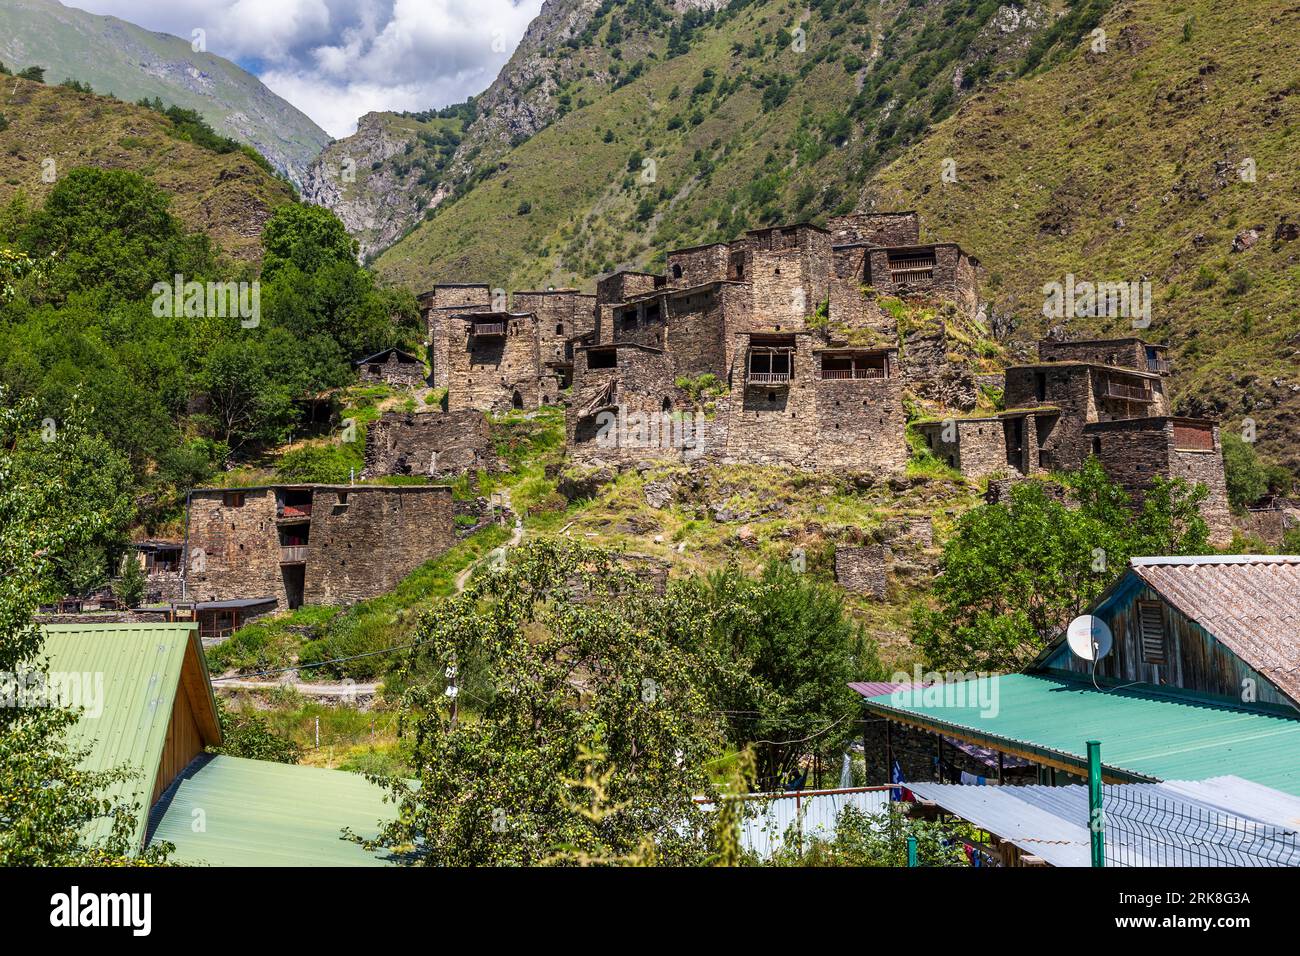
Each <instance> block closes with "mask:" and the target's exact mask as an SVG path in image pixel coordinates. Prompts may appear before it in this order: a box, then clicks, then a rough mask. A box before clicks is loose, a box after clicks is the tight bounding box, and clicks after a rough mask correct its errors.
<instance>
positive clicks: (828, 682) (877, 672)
mask: <svg viewBox="0 0 1300 956" xmlns="http://www.w3.org/2000/svg"><path fill="white" fill-rule="evenodd" d="M704 599H705V600H706V601H708V602H709V603H711V604H712V605H713V606H714V607H715V608H717V611H716V612H715V618H714V633H713V639H714V640H715V641H716V642H717V645H718V650H719V652H720V653H721V654H722V655H723V656H724V658H725V659H726V660H728V661H730V662H731V664H732V665H733V671H734V672H736V673H740V674H743V675H745V676H744V679H741V680H737V681H735V682H734V683H730V684H723V685H720V686H718V687H717V695H716V697H715V700H716V702H717V704H718V709H719V710H720V711H722V712H724V713H726V714H727V715H728V717H727V723H728V736H729V738H730V740H731V742H732V743H733V744H735V745H736V746H741V747H743V746H752V748H753V751H754V755H755V758H756V773H757V782H758V786H759V787H760V788H761V789H766V790H773V789H778V788H779V787H780V786H781V785H782V783H783V782H784V781H785V780H786V779H787V778H789V777H790V776H791V775H792V773H793V772H794V771H795V770H796V768H798V767H799V766H800V765H801V763H802V762H803V760H804V758H806V757H808V756H810V755H812V754H814V753H817V754H822V755H825V756H830V755H836V754H839V753H841V752H842V751H843V749H844V746H845V745H846V744H847V742H848V740H849V739H850V738H851V737H852V736H853V735H854V734H855V733H856V731H857V726H856V724H855V721H854V718H855V717H856V716H857V715H858V714H859V712H860V707H859V698H858V696H857V694H855V693H854V692H853V690H852V689H850V688H849V686H848V685H849V682H850V681H854V680H871V679H880V678H883V677H884V676H885V672H884V668H883V667H882V665H881V664H880V660H879V658H878V656H877V654H876V647H875V645H874V644H873V643H871V642H870V641H869V640H868V639H867V637H866V635H865V633H864V631H863V629H862V627H861V625H859V624H857V623H855V622H854V621H853V620H852V619H851V618H850V617H849V616H848V615H847V614H846V613H845V610H844V603H843V599H842V597H841V596H840V595H839V594H838V593H837V592H836V591H835V590H834V589H833V588H831V587H829V586H827V585H824V584H821V583H819V582H817V581H815V580H813V579H812V578H810V577H809V576H808V575H806V574H802V573H798V572H797V571H796V570H794V569H793V568H792V567H791V566H790V565H789V564H786V563H785V562H781V561H773V562H771V563H770V564H768V566H767V567H766V568H765V569H764V571H763V573H762V576H761V577H759V578H757V579H754V578H750V577H747V576H746V575H745V574H743V573H742V572H741V571H740V570H739V569H738V568H736V567H735V566H732V567H729V568H727V569H725V570H723V571H718V572H715V573H713V574H712V575H710V576H709V578H708V582H707V590H706V593H705V595H704Z"/></svg>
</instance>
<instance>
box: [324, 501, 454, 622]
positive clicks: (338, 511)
mask: <svg viewBox="0 0 1300 956" xmlns="http://www.w3.org/2000/svg"><path fill="white" fill-rule="evenodd" d="M454 540H455V535H454V533H453V531H452V499H451V489H450V488H446V487H440V486H417V485H409V486H393V487H365V486H355V485H354V486H351V487H332V486H331V487H317V488H316V489H314V492H313V495H312V515H311V538H310V544H309V546H308V557H307V571H306V586H305V588H304V602H305V603H307V604H350V603H352V602H354V601H361V600H365V599H366V598H371V597H374V596H375V595H377V594H383V593H384V592H385V591H391V590H392V589H393V588H394V587H396V586H397V585H398V583H400V582H401V580H402V578H404V577H406V575H408V574H410V573H411V571H413V570H415V568H417V567H418V566H419V565H421V564H423V563H424V562H425V561H428V560H430V559H431V558H436V557H437V556H438V555H440V554H442V553H443V552H444V551H446V550H447V549H448V548H449V547H451V545H452V544H453V543H454Z"/></svg>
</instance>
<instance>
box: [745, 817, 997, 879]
mask: <svg viewBox="0 0 1300 956" xmlns="http://www.w3.org/2000/svg"><path fill="white" fill-rule="evenodd" d="M908 837H915V838H916V857H917V862H918V863H919V864H920V865H921V866H969V865H970V864H969V861H968V860H967V859H966V853H965V852H964V851H963V850H962V848H961V842H960V841H961V838H963V837H965V838H968V839H973V838H974V837H975V833H974V830H973V828H972V827H970V826H969V825H968V824H964V823H959V822H947V821H935V820H914V819H912V818H910V817H909V816H908V815H907V811H906V809H905V808H904V807H902V806H900V805H899V804H896V803H891V804H889V805H888V806H887V807H885V809H883V810H881V811H879V812H878V813H864V812H863V811H861V810H859V809H858V808H857V807H853V806H847V807H845V808H844V809H843V810H841V811H840V815H839V818H838V819H837V820H836V822H835V836H834V837H832V838H830V839H827V838H826V837H824V836H812V837H810V838H808V839H806V840H804V841H800V840H799V838H798V835H797V834H795V833H788V834H786V835H785V837H784V839H783V840H782V842H781V848H780V849H779V850H778V851H777V852H776V853H774V854H773V855H772V858H771V860H769V861H768V865H770V866H818V867H821V866H907V838H908Z"/></svg>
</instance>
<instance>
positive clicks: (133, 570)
mask: <svg viewBox="0 0 1300 956" xmlns="http://www.w3.org/2000/svg"><path fill="white" fill-rule="evenodd" d="M144 584H145V582H144V572H143V571H141V570H140V562H139V561H138V560H137V559H136V555H135V552H134V551H128V552H127V553H126V554H125V555H124V556H123V558H122V573H121V575H120V576H119V577H118V579H117V581H115V582H114V584H113V593H114V594H116V595H117V599H118V600H119V601H121V602H122V603H123V604H125V605H126V606H127V607H139V606H140V602H141V601H143V600H144Z"/></svg>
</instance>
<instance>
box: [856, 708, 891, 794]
mask: <svg viewBox="0 0 1300 956" xmlns="http://www.w3.org/2000/svg"><path fill="white" fill-rule="evenodd" d="M893 723H894V722H893V721H892V720H886V721H885V782H886V783H893V782H894V733H893ZM868 726H870V725H869V724H866V723H865V722H864V726H863V729H862V752H863V753H864V754H865V753H866V752H867V749H866V745H867V730H866V728H867V727H868Z"/></svg>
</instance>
